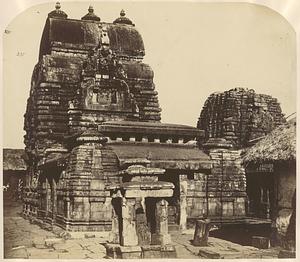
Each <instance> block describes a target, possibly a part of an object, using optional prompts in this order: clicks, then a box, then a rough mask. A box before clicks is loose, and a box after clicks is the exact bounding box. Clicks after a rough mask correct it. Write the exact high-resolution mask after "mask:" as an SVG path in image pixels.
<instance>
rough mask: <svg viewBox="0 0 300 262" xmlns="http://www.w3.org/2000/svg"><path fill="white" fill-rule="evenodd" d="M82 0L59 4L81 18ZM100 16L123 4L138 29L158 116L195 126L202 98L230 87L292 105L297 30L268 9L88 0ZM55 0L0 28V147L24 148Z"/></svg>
mask: <svg viewBox="0 0 300 262" xmlns="http://www.w3.org/2000/svg"><path fill="white" fill-rule="evenodd" d="M88 5H89V3H87V2H85V3H78V2H77V3H70V2H66V3H64V2H63V3H62V10H64V11H65V12H66V13H67V14H68V16H69V18H74V19H80V18H81V17H82V16H83V15H85V14H86V13H87V9H88ZM93 6H94V9H95V13H96V14H97V15H99V16H100V17H101V20H102V21H104V22H112V21H113V20H114V19H115V18H117V17H118V16H119V12H120V9H122V8H123V9H125V11H126V15H127V17H129V18H130V19H131V20H132V21H133V22H134V23H135V24H136V27H137V28H138V30H139V32H140V33H141V35H142V37H143V39H144V44H145V48H146V56H145V59H144V62H146V63H148V64H150V66H151V67H152V68H153V70H154V74H155V77H154V82H155V85H156V90H157V91H158V96H159V102H160V106H161V108H162V110H163V111H162V122H165V123H178V124H188V125H192V126H196V123H197V119H198V117H199V115H200V111H201V108H202V106H203V104H204V102H205V100H206V98H207V97H208V96H209V95H210V94H211V93H213V92H216V91H225V90H229V89H231V88H235V87H245V88H249V89H254V90H255V91H256V92H257V93H263V94H269V95H272V96H273V97H276V98H278V100H279V102H280V103H281V106H282V110H283V112H284V113H285V114H286V115H289V114H291V113H293V112H295V111H296V38H295V37H296V36H295V32H294V30H293V28H292V27H291V26H290V25H289V24H288V22H287V21H286V20H285V19H284V18H283V17H281V16H280V15H279V14H277V13H275V12H274V11H272V10H270V9H269V8H266V7H262V6H257V5H251V4H243V3H235V4H232V3H219V4H213V3H195V2H194V3H192V2H186V3H182V2H181V3H174V2H173V3H171V2H169V3H159V2H153V3H145V2H141V3H125V2H124V3H118V2H112V3H104V2H103V3H99V2H98V3H93ZM53 9H54V3H49V4H42V5H37V6H34V7H32V8H30V9H27V11H25V12H23V13H21V14H20V15H19V16H17V17H16V18H15V19H14V20H13V21H12V22H11V23H10V25H9V26H8V27H7V30H6V33H5V34H4V63H3V66H4V73H3V76H4V94H3V95H4V96H3V100H4V121H3V123H4V138H3V146H4V147H12V148H23V147H24V145H23V135H24V132H23V122H24V121H23V115H24V113H25V109H26V100H27V98H28V95H29V89H30V79H31V74H32V70H33V67H34V65H35V64H36V63H37V59H38V52H39V42H40V39H41V35H42V30H43V27H44V24H45V21H46V17H47V14H48V13H49V12H50V11H52V10H53Z"/></svg>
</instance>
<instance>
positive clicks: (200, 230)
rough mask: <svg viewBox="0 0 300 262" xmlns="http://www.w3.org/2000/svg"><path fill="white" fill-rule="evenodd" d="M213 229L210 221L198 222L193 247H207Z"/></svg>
mask: <svg viewBox="0 0 300 262" xmlns="http://www.w3.org/2000/svg"><path fill="white" fill-rule="evenodd" d="M210 227H211V224H210V220H208V219H206V220H197V221H196V227H195V233H194V239H193V245H194V246H207V241H208V235H209V229H210Z"/></svg>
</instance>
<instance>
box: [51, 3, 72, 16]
mask: <svg viewBox="0 0 300 262" xmlns="http://www.w3.org/2000/svg"><path fill="white" fill-rule="evenodd" d="M60 8H61V5H60V2H56V3H55V10H53V11H52V12H50V13H49V14H48V17H51V18H63V19H66V18H67V17H68V15H67V14H66V13H65V12H64V11H62V10H60Z"/></svg>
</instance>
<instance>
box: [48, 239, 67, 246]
mask: <svg viewBox="0 0 300 262" xmlns="http://www.w3.org/2000/svg"><path fill="white" fill-rule="evenodd" d="M56 243H64V239H62V238H47V239H45V245H46V246H47V247H52V246H53V245H54V244H56Z"/></svg>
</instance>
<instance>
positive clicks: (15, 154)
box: [3, 148, 26, 171]
mask: <svg viewBox="0 0 300 262" xmlns="http://www.w3.org/2000/svg"><path fill="white" fill-rule="evenodd" d="M24 155H25V152H24V149H10V148H4V149H3V170H4V171H9V170H13V171H17V170H26V163H25V160H24Z"/></svg>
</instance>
